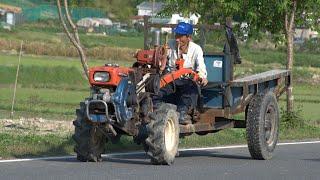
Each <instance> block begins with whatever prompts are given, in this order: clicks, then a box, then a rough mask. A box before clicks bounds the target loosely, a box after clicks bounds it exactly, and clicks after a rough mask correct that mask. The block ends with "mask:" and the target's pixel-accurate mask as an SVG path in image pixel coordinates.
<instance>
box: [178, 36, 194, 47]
mask: <svg viewBox="0 0 320 180" xmlns="http://www.w3.org/2000/svg"><path fill="white" fill-rule="evenodd" d="M175 37H176V41H177V43H178V44H179V46H185V45H187V44H188V43H189V41H190V37H189V36H187V35H182V34H176V36H175Z"/></svg>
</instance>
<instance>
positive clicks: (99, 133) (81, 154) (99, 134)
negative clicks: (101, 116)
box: [72, 102, 107, 162]
mask: <svg viewBox="0 0 320 180" xmlns="http://www.w3.org/2000/svg"><path fill="white" fill-rule="evenodd" d="M76 114H77V119H76V120H75V121H73V125H74V127H75V133H74V135H73V136H72V138H73V140H74V141H75V143H76V145H75V147H74V151H75V152H76V153H77V159H78V160H79V161H83V162H88V161H91V162H100V161H102V157H101V154H102V153H104V151H105V143H106V141H107V137H106V136H105V133H104V132H103V131H105V128H104V126H102V125H100V126H98V125H92V124H90V123H89V122H88V121H87V117H86V115H85V103H84V102H81V103H80V109H77V110H76Z"/></svg>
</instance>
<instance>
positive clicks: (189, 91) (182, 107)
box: [152, 79, 198, 112]
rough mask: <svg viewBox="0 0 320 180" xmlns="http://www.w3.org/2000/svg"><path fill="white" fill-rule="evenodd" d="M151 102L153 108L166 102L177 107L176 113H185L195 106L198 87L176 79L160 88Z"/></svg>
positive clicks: (192, 83)
mask: <svg viewBox="0 0 320 180" xmlns="http://www.w3.org/2000/svg"><path fill="white" fill-rule="evenodd" d="M152 100H153V104H154V105H155V107H157V104H159V103H160V102H166V103H171V104H175V105H177V110H178V112H181V111H185V112H187V111H188V110H189V109H191V108H195V107H196V106H197V100H198V87H197V85H196V84H195V83H194V82H193V81H192V80H190V79H177V80H175V81H174V82H172V83H170V84H167V85H166V86H164V87H163V88H161V89H160V92H159V93H158V95H154V96H153V97H152Z"/></svg>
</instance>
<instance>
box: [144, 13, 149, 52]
mask: <svg viewBox="0 0 320 180" xmlns="http://www.w3.org/2000/svg"><path fill="white" fill-rule="evenodd" d="M143 27H144V49H145V50H147V49H149V46H148V38H149V16H143Z"/></svg>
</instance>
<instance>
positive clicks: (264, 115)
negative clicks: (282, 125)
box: [246, 91, 279, 160]
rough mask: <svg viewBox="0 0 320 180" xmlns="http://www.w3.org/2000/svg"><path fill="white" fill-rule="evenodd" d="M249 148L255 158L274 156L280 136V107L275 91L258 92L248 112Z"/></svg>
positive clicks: (265, 158)
mask: <svg viewBox="0 0 320 180" xmlns="http://www.w3.org/2000/svg"><path fill="white" fill-rule="evenodd" d="M246 126H247V127H246V131H247V142H248V148H249V151H250V154H251V157H252V158H253V159H261V160H267V159H271V158H272V156H273V152H274V149H275V147H276V145H277V142H278V136H279V107H278V103H277V99H276V97H275V95H274V93H273V92H271V91H270V92H267V93H266V94H257V95H256V96H255V97H254V98H253V99H252V100H251V102H250V103H249V106H248V110H247V114H246Z"/></svg>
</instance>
